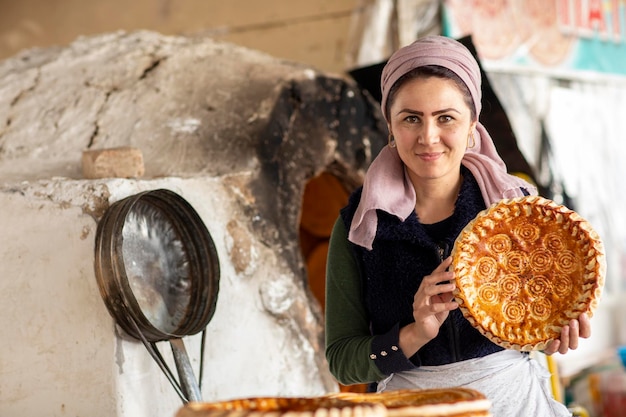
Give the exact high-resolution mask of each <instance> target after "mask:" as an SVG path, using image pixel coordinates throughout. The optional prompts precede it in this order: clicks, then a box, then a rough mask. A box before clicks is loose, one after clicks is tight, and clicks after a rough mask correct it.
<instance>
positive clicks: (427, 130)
mask: <svg viewBox="0 0 626 417" xmlns="http://www.w3.org/2000/svg"><path fill="white" fill-rule="evenodd" d="M417 141H418V143H419V144H421V145H430V144H432V143H437V142H439V128H438V127H437V125H436V124H435V123H432V122H425V123H424V124H423V126H422V129H421V131H420V132H419V136H418V137H417Z"/></svg>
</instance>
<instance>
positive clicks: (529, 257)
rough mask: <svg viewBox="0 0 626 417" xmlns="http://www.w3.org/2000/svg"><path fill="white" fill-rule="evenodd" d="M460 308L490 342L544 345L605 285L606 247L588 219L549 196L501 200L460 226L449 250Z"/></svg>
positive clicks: (592, 304) (590, 305)
mask: <svg viewBox="0 0 626 417" xmlns="http://www.w3.org/2000/svg"><path fill="white" fill-rule="evenodd" d="M452 258H453V261H452V265H453V266H452V268H453V270H454V274H455V280H456V285H457V289H456V290H455V297H456V299H457V301H458V302H459V305H460V309H461V311H462V312H463V315H464V316H465V317H466V318H467V319H468V320H469V322H470V323H471V324H472V325H473V326H474V327H475V328H476V329H478V330H479V331H480V332H481V333H482V334H484V335H485V336H486V337H488V338H489V339H490V340H491V341H493V342H494V343H496V344H498V345H500V346H502V347H505V348H510V349H516V350H521V351H531V350H542V349H544V348H545V347H546V345H547V344H548V343H549V342H550V341H551V340H553V339H556V338H559V337H560V332H561V328H562V327H563V326H564V325H566V324H568V323H569V321H570V320H572V319H576V318H578V316H579V315H580V314H582V313H587V314H588V315H589V316H590V317H591V316H592V315H593V312H594V310H595V308H596V306H597V303H598V300H599V299H600V295H601V293H602V288H603V286H604V279H605V274H606V260H605V255H604V247H603V245H602V241H601V240H600V237H599V236H598V234H597V233H596V232H595V231H594V229H593V228H592V227H591V225H590V224H589V223H588V222H587V221H586V220H584V219H583V218H582V217H581V216H580V215H578V214H577V213H576V212H575V211H573V210H571V209H568V208H567V207H565V206H562V205H558V204H556V203H555V202H554V201H551V200H548V199H545V198H542V197H538V196H527V197H521V198H515V199H508V200H502V201H500V202H498V203H496V204H494V205H492V206H491V207H489V208H488V209H486V210H484V211H482V212H481V213H479V214H478V215H477V216H476V218H475V219H474V220H472V221H471V222H470V223H469V224H468V225H467V226H466V227H465V228H464V229H463V231H461V233H460V234H459V236H458V237H457V239H456V242H455V244H454V248H453V250H452Z"/></svg>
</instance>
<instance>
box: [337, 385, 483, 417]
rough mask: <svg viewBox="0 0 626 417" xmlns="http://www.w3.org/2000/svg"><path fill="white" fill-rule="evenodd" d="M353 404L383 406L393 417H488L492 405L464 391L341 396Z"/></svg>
mask: <svg viewBox="0 0 626 417" xmlns="http://www.w3.org/2000/svg"><path fill="white" fill-rule="evenodd" d="M335 397H337V398H343V399H347V400H349V401H357V402H368V403H380V404H383V405H384V406H385V407H386V408H387V414H388V416H389V417H443V416H445V417H488V416H491V414H490V412H489V410H490V408H491V401H489V400H488V399H487V398H486V397H485V396H484V395H483V394H482V393H480V392H478V391H476V390H473V389H469V388H462V387H452V388H437V389H422V390H417V389H415V390H410V389H405V390H396V391H385V392H380V393H365V394H359V393H349V392H344V393H339V394H335Z"/></svg>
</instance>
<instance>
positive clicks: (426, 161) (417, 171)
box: [389, 77, 476, 184]
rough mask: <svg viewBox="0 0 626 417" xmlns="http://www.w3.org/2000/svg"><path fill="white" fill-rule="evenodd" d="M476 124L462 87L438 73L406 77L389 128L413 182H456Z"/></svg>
mask: <svg viewBox="0 0 626 417" xmlns="http://www.w3.org/2000/svg"><path fill="white" fill-rule="evenodd" d="M475 125H476V123H475V122H473V121H472V120H471V112H470V109H469V108H468V106H467V104H466V103H465V101H464V98H463V94H462V93H461V90H460V89H459V88H458V86H457V85H456V84H455V82H454V81H452V80H449V79H444V78H439V77H428V78H415V79H412V80H409V81H407V82H406V83H405V84H404V85H402V86H401V87H400V89H399V90H398V92H397V94H396V96H395V100H394V102H393V103H392V104H391V107H390V111H389V130H390V132H391V134H392V135H393V136H394V138H395V141H396V146H397V148H398V153H399V155H400V158H401V159H402V161H403V162H404V164H405V165H406V166H407V168H408V170H409V175H410V177H411V179H412V181H413V183H414V184H419V183H420V182H422V181H430V180H449V181H450V182H454V183H456V181H457V180H458V177H459V172H460V165H461V159H462V158H463V154H464V153H465V150H466V148H467V146H468V137H469V135H470V134H471V133H472V132H473V131H474V127H475ZM470 142H471V140H470Z"/></svg>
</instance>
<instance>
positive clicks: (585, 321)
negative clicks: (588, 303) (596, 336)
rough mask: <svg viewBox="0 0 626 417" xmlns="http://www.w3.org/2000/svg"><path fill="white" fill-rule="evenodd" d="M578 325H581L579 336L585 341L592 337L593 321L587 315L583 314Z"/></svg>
mask: <svg viewBox="0 0 626 417" xmlns="http://www.w3.org/2000/svg"><path fill="white" fill-rule="evenodd" d="M578 323H579V324H580V330H579V334H580V337H582V338H583V339H588V338H590V337H591V320H590V319H589V316H588V315H587V313H583V314H581V315H580V316H579V317H578Z"/></svg>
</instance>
